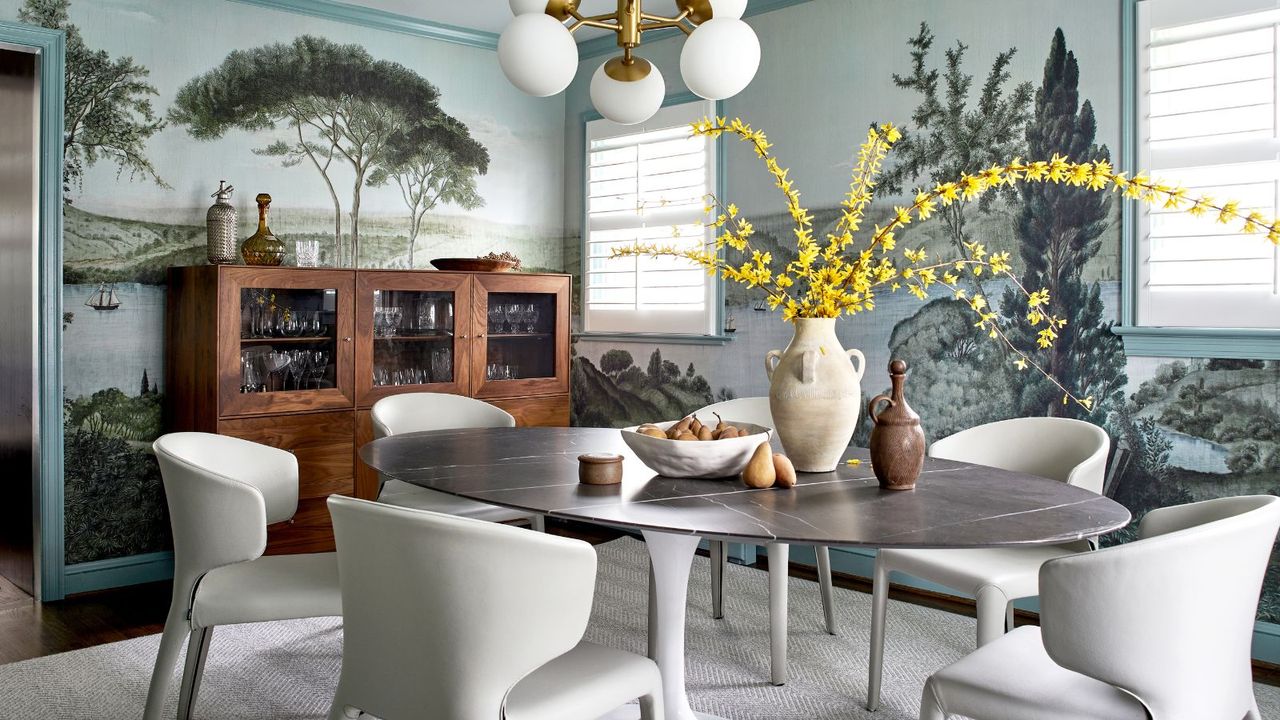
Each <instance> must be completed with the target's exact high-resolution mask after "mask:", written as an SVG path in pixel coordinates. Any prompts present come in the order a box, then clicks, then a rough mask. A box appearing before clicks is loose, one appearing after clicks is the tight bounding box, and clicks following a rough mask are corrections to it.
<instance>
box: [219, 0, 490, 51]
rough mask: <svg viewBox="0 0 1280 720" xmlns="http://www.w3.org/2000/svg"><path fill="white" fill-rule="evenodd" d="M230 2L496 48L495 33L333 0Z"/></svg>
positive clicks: (484, 47)
mask: <svg viewBox="0 0 1280 720" xmlns="http://www.w3.org/2000/svg"><path fill="white" fill-rule="evenodd" d="M232 2H238V3H243V4H245V5H256V6H258V7H264V8H269V9H272V10H283V11H285V12H293V13H298V14H300V15H310V16H311V17H317V18H322V19H325V20H333V21H334V22H340V23H347V24H349V25H360V26H362V27H367V28H373V29H374V30H386V31H389V32H398V33H405V34H406V35H416V36H418V37H424V38H429V39H431V40H441V41H443V42H448V43H454V44H455V45H466V46H467V47H474V48H481V49H483V50H497V49H498V34H497V33H491V32H485V31H483V30H472V29H470V28H464V27H458V26H456V25H447V24H445V23H440V22H434V21H431V20H424V19H422V18H416V17H410V16H408V15H400V14H397V13H390V12H386V11H385V10H374V9H373V8H367V7H360V6H357V5H348V4H347V3H343V2H337V1H336V0H232Z"/></svg>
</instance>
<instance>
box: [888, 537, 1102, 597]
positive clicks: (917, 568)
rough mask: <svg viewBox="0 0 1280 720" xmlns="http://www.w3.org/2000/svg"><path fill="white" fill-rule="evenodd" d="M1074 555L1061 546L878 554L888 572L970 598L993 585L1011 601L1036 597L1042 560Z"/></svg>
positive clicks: (1074, 550) (1073, 549)
mask: <svg viewBox="0 0 1280 720" xmlns="http://www.w3.org/2000/svg"><path fill="white" fill-rule="evenodd" d="M1081 547H1082V548H1083V547H1084V546H1083V545H1082V546H1081ZM1078 551H1079V550H1077V548H1076V547H1075V546H1064V545H1047V546H1035V547H1010V548H975V549H962V550H892V549H886V550H881V551H880V558H881V561H882V562H884V563H886V564H887V567H888V568H889V570H892V571H899V572H904V573H907V574H908V575H914V576H916V577H919V578H924V579H926V580H932V581H933V582H936V583H939V584H941V585H946V586H947V587H949V588H954V589H956V590H961V591H964V592H968V593H970V594H974V593H976V591H977V589H978V588H980V587H982V586H984V585H994V586H996V587H998V588H1000V589H1001V590H1003V591H1004V594H1005V596H1006V597H1008V598H1009V599H1010V600H1014V599H1016V598H1024V597H1034V596H1036V595H1039V594H1040V591H1039V583H1040V566H1041V565H1043V564H1044V563H1045V561H1046V560H1052V559H1054V558H1059V557H1063V556H1065V555H1073V554H1075V553H1076V552H1078Z"/></svg>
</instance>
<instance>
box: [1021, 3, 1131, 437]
mask: <svg viewBox="0 0 1280 720" xmlns="http://www.w3.org/2000/svg"><path fill="white" fill-rule="evenodd" d="M1079 80H1080V67H1079V64H1078V63H1077V62H1076V56H1075V53H1073V52H1071V51H1070V50H1068V49H1067V41H1066V37H1065V35H1064V34H1063V32H1062V29H1061V28H1059V29H1058V30H1057V32H1055V33H1054V35H1053V42H1052V43H1051V45H1050V47H1049V57H1048V59H1047V60H1045V65H1044V79H1043V81H1042V82H1041V85H1040V88H1039V89H1038V90H1037V91H1036V99H1035V111H1034V114H1033V119H1032V121H1031V122H1030V123H1029V124H1028V125H1027V130H1026V141H1027V155H1028V157H1033V158H1049V157H1053V156H1054V155H1061V156H1062V157H1065V158H1067V159H1069V160H1072V161H1075V162H1084V161H1095V160H1104V161H1110V159H1111V154H1110V152H1109V151H1108V150H1107V147H1106V146H1105V145H1103V146H1098V145H1097V144H1095V143H1094V138H1095V136H1096V133H1097V121H1096V119H1095V117H1094V114H1093V104H1092V103H1091V102H1089V101H1088V100H1085V101H1084V103H1083V104H1082V103H1081V102H1080V89H1079ZM1019 196H1020V198H1021V200H1022V203H1021V205H1020V206H1019V207H1018V211H1017V215H1016V218H1015V220H1014V231H1015V235H1016V236H1017V238H1018V240H1019V248H1018V252H1019V254H1020V255H1021V257H1022V264H1023V268H1024V270H1023V273H1022V277H1021V278H1020V281H1021V283H1022V285H1023V286H1024V287H1026V288H1030V289H1033V290H1038V289H1041V288H1047V289H1048V290H1049V311H1050V312H1052V313H1053V314H1054V315H1057V316H1058V317H1063V318H1066V319H1067V326H1066V327H1065V328H1064V329H1063V330H1062V332H1061V333H1060V337H1059V338H1058V340H1057V342H1055V343H1053V346H1052V347H1051V348H1048V349H1046V350H1043V351H1041V353H1040V354H1041V357H1039V358H1037V361H1038V362H1039V363H1040V364H1041V367H1043V368H1044V369H1045V370H1046V371H1047V372H1048V373H1049V374H1050V375H1052V376H1053V377H1056V378H1057V379H1058V380H1059V381H1061V382H1063V383H1064V384H1066V385H1067V386H1068V387H1072V388H1078V389H1079V390H1080V391H1082V392H1084V393H1085V394H1086V395H1092V396H1093V397H1094V398H1097V402H1096V404H1095V405H1094V406H1093V408H1092V410H1090V411H1085V410H1084V409H1083V408H1080V407H1077V406H1071V407H1067V406H1064V405H1063V404H1062V403H1061V402H1060V401H1059V399H1060V397H1061V393H1060V392H1058V389H1057V388H1056V387H1054V386H1053V385H1052V384H1051V383H1050V382H1048V381H1047V380H1044V379H1043V378H1042V377H1032V375H1031V374H1030V373H1027V374H1025V375H1020V376H1019V377H1018V382H1015V383H1012V386H1014V387H1017V388H1019V398H1018V408H1017V412H1018V414H1019V415H1043V414H1049V415H1068V416H1082V415H1086V416H1087V417H1086V418H1085V419H1089V420H1092V421H1093V422H1095V423H1098V424H1101V423H1102V421H1104V420H1105V419H1106V418H1107V415H1108V413H1109V412H1110V411H1111V409H1112V408H1113V407H1115V406H1116V405H1117V404H1118V403H1120V402H1121V401H1122V399H1123V391H1124V387H1125V385H1126V383H1128V377H1127V376H1126V375H1125V356H1124V347H1123V345H1122V342H1121V340H1120V337H1119V336H1117V335H1115V334H1114V333H1112V332H1111V326H1112V325H1113V324H1114V323H1113V322H1112V321H1110V320H1107V319H1105V318H1104V317H1103V315H1104V307H1103V304H1102V293H1101V288H1100V287H1099V284H1098V283H1097V282H1094V283H1092V284H1089V283H1086V282H1085V281H1084V280H1083V279H1082V275H1083V273H1084V270H1085V266H1086V265H1087V264H1088V263H1089V261H1090V260H1092V259H1093V258H1094V257H1096V256H1097V254H1098V250H1099V249H1100V248H1101V240H1100V238H1101V237H1102V235H1103V233H1105V232H1106V231H1107V229H1108V227H1109V226H1110V222H1111V207H1112V200H1111V196H1110V195H1109V194H1107V193H1098V192H1091V191H1089V190H1087V189H1085V188H1077V187H1070V186H1066V185H1061V186H1060V185H1052V186H1050V185H1048V184H1044V185H1034V186H1033V185H1023V186H1022V187H1020V188H1019ZM1021 305H1022V303H1020V302H1019V301H1018V298H1017V296H1016V294H1015V293H1014V291H1013V289H1012V288H1007V289H1006V290H1005V295H1004V300H1003V302H1002V308H1003V309H1004V314H1005V316H1006V317H1007V318H1008V319H1009V320H1010V321H1013V320H1016V319H1018V317H1019V316H1020V313H1021V311H1020V310H1019V309H1018V308H1019V307H1020V306H1021ZM1008 325H1009V329H1008V330H1007V332H1009V333H1010V335H1011V337H1012V338H1013V340H1014V342H1015V343H1020V344H1021V346H1022V347H1034V345H1035V333H1034V332H1033V331H1032V330H1030V329H1029V328H1028V327H1027V325H1026V324H1025V323H1020V322H1010V323H1008Z"/></svg>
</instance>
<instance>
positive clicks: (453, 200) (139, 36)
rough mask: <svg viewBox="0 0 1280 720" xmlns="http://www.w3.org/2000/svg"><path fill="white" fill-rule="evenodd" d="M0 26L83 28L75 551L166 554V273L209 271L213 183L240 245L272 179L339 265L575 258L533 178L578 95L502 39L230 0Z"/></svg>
mask: <svg viewBox="0 0 1280 720" xmlns="http://www.w3.org/2000/svg"><path fill="white" fill-rule="evenodd" d="M0 17H3V18H5V19H10V20H19V21H22V22H26V23H31V24H34V25H41V26H44V27H51V28H60V29H62V30H64V31H66V33H67V77H66V80H67V86H66V89H67V100H66V133H65V138H66V139H65V142H64V158H65V160H64V169H63V182H64V186H65V191H66V206H65V208H64V222H65V233H64V238H63V255H64V268H63V282H64V287H63V302H64V306H65V311H66V312H65V314H64V322H63V329H64V336H63V340H64V344H63V361H64V380H65V387H64V397H65V402H64V404H65V412H66V417H65V430H66V440H65V449H66V454H65V464H66V478H65V481H66V488H65V489H66V537H65V541H66V562H67V563H68V564H73V563H80V562H87V561H92V560H100V559H105V558H113V557H121V556H126V555H133V554H138V553H145V552H151V551H157V550H163V549H165V548H166V547H167V544H168V538H167V534H168V522H167V519H166V516H165V513H166V511H165V506H164V495H163V492H162V490H161V486H160V477H159V472H158V469H157V467H156V464H155V462H154V458H153V457H152V455H151V451H150V443H151V441H152V440H154V439H155V438H156V437H157V436H158V435H159V434H160V433H161V432H162V417H161V407H162V405H163V392H164V377H163V371H164V357H163V353H164V340H163V322H164V302H165V301H164V294H165V290H164V281H165V271H166V268H167V267H169V266H171V265H188V264H203V263H204V262H205V226H204V214H205V208H207V207H208V205H209V204H210V202H211V200H210V198H209V196H210V193H212V192H213V190H214V189H216V188H217V184H218V181H219V180H224V179H225V180H227V181H228V182H229V183H231V184H233V185H235V186H236V188H237V192H236V195H235V196H234V197H233V201H234V203H235V204H236V205H237V207H238V209H239V211H240V213H239V214H240V229H239V236H240V237H241V238H245V237H248V236H249V235H250V234H251V233H252V232H253V223H254V222H255V221H256V213H255V212H254V210H253V203H252V198H253V196H254V195H255V194H257V193H258V192H269V193H271V194H272V195H273V196H274V198H275V202H274V203H273V205H272V218H271V226H272V229H273V230H274V231H275V232H276V234H277V235H278V236H280V237H282V238H283V239H284V240H285V241H286V245H287V247H289V248H290V249H291V248H292V246H293V245H292V242H293V241H295V240H306V239H314V240H319V241H320V245H321V255H322V263H323V264H326V265H337V266H342V267H351V266H353V265H355V264H357V263H358V265H359V266H361V267H404V268H407V267H426V266H428V261H429V260H430V259H431V258H435V257H442V256H449V257H456V256H467V255H480V254H485V253H488V252H491V251H504V250H509V251H512V252H514V253H515V254H517V255H518V256H520V257H521V258H522V259H523V261H524V266H525V267H526V268H534V269H537V268H543V269H555V270H558V269H560V268H561V267H562V265H563V260H562V249H563V245H564V241H563V237H562V236H563V231H562V230H561V228H560V213H561V201H560V197H559V194H558V192H556V193H551V194H550V195H549V196H547V195H544V196H542V197H538V198H531V197H529V196H528V195H527V193H524V192H522V190H521V189H522V188H524V187H527V186H529V184H530V183H533V182H537V183H541V184H546V183H547V181H548V178H550V179H552V180H558V178H559V177H560V173H561V169H562V166H563V158H562V151H561V145H560V143H561V133H562V130H563V126H564V116H563V110H564V108H563V104H562V103H554V102H544V101H537V100H533V99H528V98H525V97H524V96H522V95H520V94H519V93H518V91H516V90H514V89H511V88H509V87H508V86H507V84H506V83H505V82H499V81H500V79H501V75H500V72H499V70H498V68H497V64H496V62H493V56H492V53H491V52H489V51H484V50H480V49H474V48H466V47H461V46H458V45H450V44H445V43H439V42H435V41H430V40H426V39H422V38H417V37H412V36H408V35H401V34H395V33H388V32H380V31H374V30H366V29H362V28H357V27H353V26H348V25H343V24H339V23H333V22H328V21H323V20H313V19H309V18H305V17H303V16H299V15H293V14H290V13H285V12H278V11H271V10H266V9H263V8H260V7H255V6H251V5H245V4H239V3H232V2H218V3H212V4H210V3H202V2H197V1H196V0H93V1H92V2H90V1H89V0H0ZM551 187H559V184H558V182H553V183H551ZM291 263H292V257H289V258H286V264H291ZM100 288H101V289H103V290H105V291H106V292H107V293H110V292H114V298H112V297H111V296H110V295H109V294H108V295H104V297H106V298H107V299H108V300H111V302H98V300H97V298H98V294H99V290H100ZM115 302H118V306H115V307H113V305H114V304H115ZM87 303H92V304H93V305H98V306H99V307H97V308H95V307H90V306H89V304H87Z"/></svg>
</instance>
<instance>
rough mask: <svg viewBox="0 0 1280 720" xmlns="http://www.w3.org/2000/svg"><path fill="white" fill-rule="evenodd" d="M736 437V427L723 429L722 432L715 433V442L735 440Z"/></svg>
mask: <svg viewBox="0 0 1280 720" xmlns="http://www.w3.org/2000/svg"><path fill="white" fill-rule="evenodd" d="M736 437H738V428H736V427H732V426H730V427H727V428H724V429H723V430H717V431H716V439H717V440H729V439H731V438H736Z"/></svg>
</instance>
